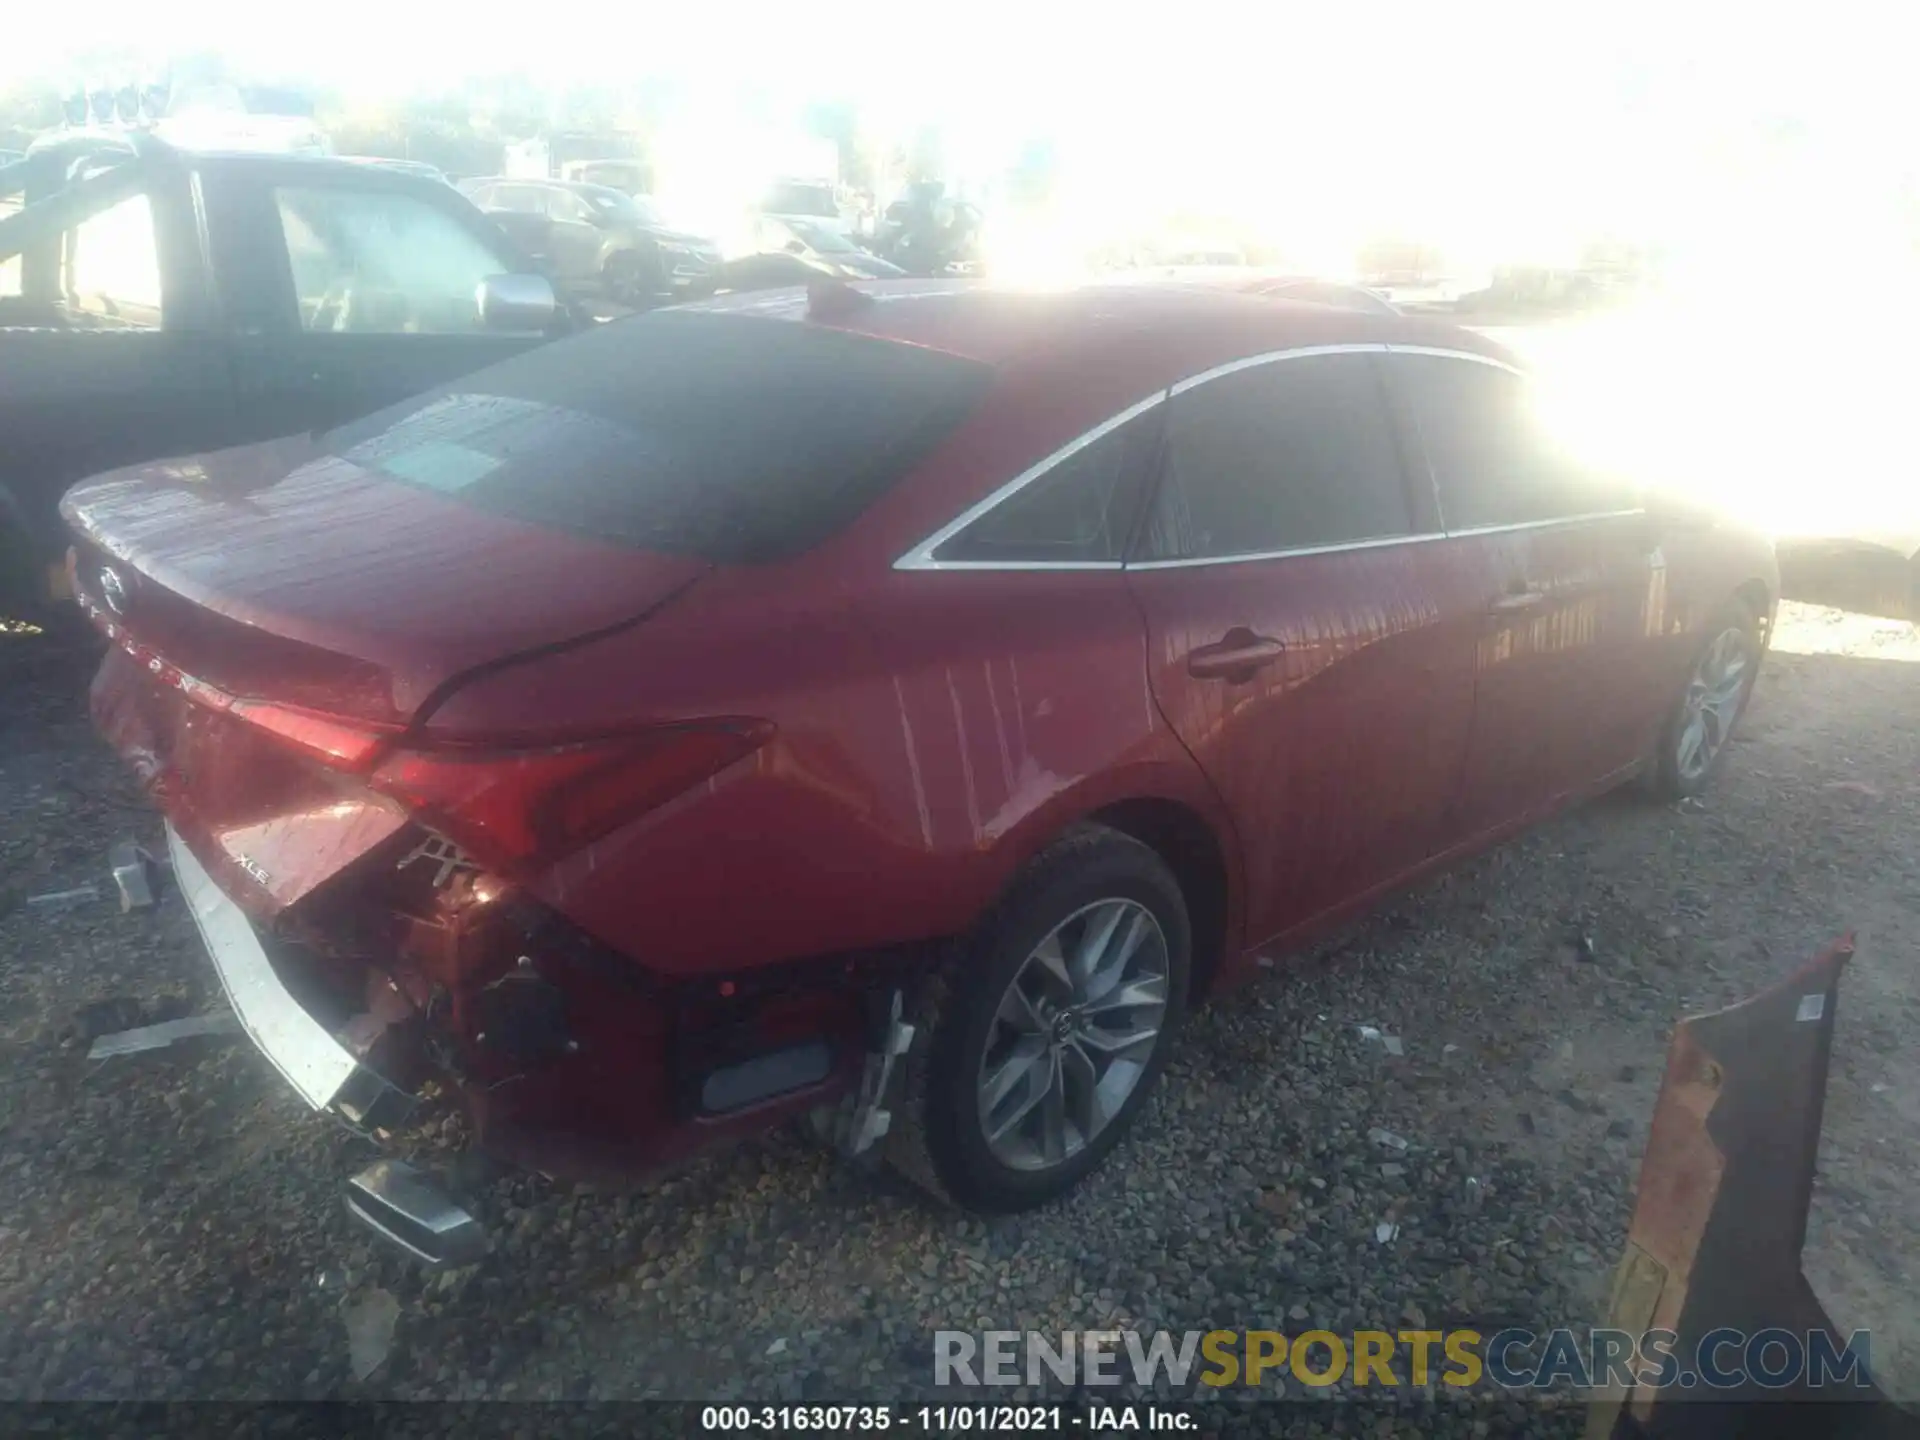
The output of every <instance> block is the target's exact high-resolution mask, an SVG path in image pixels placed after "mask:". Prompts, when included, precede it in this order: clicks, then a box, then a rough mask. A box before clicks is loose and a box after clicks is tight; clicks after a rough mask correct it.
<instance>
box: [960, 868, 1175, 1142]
mask: <svg viewBox="0 0 1920 1440" xmlns="http://www.w3.org/2000/svg"><path fill="white" fill-rule="evenodd" d="M1168 977H1169V959H1168V952H1167V940H1166V936H1165V934H1164V933H1163V932H1162V931H1161V928H1160V923H1159V921H1158V920H1156V919H1155V918H1154V916H1153V912H1152V911H1151V910H1149V909H1148V908H1147V907H1146V906H1144V905H1142V904H1140V903H1138V902H1137V901H1133V900H1120V899H1112V900H1101V901H1096V902H1095V903H1094V904H1092V905H1088V906H1086V907H1084V908H1083V909H1080V910H1077V911H1075V912H1074V913H1073V914H1072V915H1070V916H1068V917H1067V918H1066V919H1065V920H1063V921H1061V922H1060V924H1058V925H1056V926H1055V927H1054V928H1053V929H1052V930H1051V931H1049V932H1048V934H1047V936H1046V938H1045V939H1043V940H1042V941H1041V942H1040V943H1039V944H1038V945H1036V946H1035V947H1034V948H1033V950H1032V952H1031V953H1030V954H1029V955H1028V956H1027V958H1026V960H1025V961H1024V962H1023V963H1022V964H1021V966H1020V968H1019V969H1018V970H1017V971H1015V972H1014V976H1013V980H1012V982H1011V983H1009V984H1008V986H1007V989H1006V992H1005V993H1004V994H1003V995H1002V996H1001V998H1000V1004H999V1007H998V1008H997V1009H996V1011H995V1012H994V1018H993V1023H992V1025H991V1026H990V1028H989V1031H988V1035H987V1045H986V1051H985V1053H984V1054H983V1055H982V1056H981V1059H980V1071H979V1079H978V1092H977V1102H978V1107H979V1117H980V1126H981V1131H982V1134H983V1135H984V1137H985V1139H986V1142H987V1148H988V1149H989V1150H990V1151H991V1152H992V1154H993V1156H994V1158H995V1159H997V1160H999V1161H1000V1162H1001V1163H1002V1164H1004V1165H1006V1166H1007V1167H1009V1168H1010V1169H1015V1170H1030V1171H1031V1170H1048V1169H1052V1168H1054V1167H1055V1166H1058V1165H1062V1164H1065V1163H1066V1162H1067V1161H1068V1160H1070V1159H1072V1158H1073V1157H1074V1156H1075V1155H1077V1154H1079V1153H1080V1152H1081V1151H1082V1150H1084V1149H1085V1148H1086V1147H1087V1146H1088V1145H1089V1144H1091V1143H1092V1142H1093V1140H1094V1139H1095V1137H1096V1136H1098V1135H1099V1134H1100V1132H1101V1131H1103V1130H1104V1129H1106V1127H1107V1125H1108V1124H1109V1123H1110V1122H1111V1121H1112V1120H1113V1118H1114V1117H1115V1116H1116V1115H1118V1114H1119V1113H1120V1111H1121V1109H1122V1107H1124V1106H1125V1105H1126V1103H1127V1100H1128V1098H1129V1097H1130V1096H1132V1094H1133V1093H1134V1091H1135V1090H1136V1089H1137V1088H1138V1087H1139V1085H1140V1082H1141V1080H1142V1079H1143V1078H1144V1077H1145V1075H1146V1073H1147V1069H1148V1066H1149V1064H1150V1063H1151V1061H1152V1059H1153V1054H1154V1050H1155V1048H1156V1047H1157V1045H1158V1043H1159V1039H1160V1032H1161V1028H1162V1026H1163V1025H1164V1024H1165V1021H1166V1015H1167V999H1168V985H1169V978H1168Z"/></svg>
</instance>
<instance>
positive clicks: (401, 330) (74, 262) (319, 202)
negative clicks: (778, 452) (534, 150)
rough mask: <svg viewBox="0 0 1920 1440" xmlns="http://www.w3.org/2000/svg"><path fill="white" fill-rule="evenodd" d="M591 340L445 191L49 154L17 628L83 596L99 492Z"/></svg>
mask: <svg viewBox="0 0 1920 1440" xmlns="http://www.w3.org/2000/svg"><path fill="white" fill-rule="evenodd" d="M588 323H591V322H590V321H589V320H587V319H586V318H585V317H584V315H583V314H582V313H581V312H579V311H577V310H575V309H573V308H571V307H569V306H568V305H566V304H564V303H563V302H561V301H559V300H557V299H556V297H555V294H554V291H553V288H552V285H551V284H550V282H549V281H548V280H547V279H546V278H545V277H543V276H541V275H539V274H538V273H536V267H535V265H534V263H533V262H532V261H530V260H529V259H528V258H527V257H526V256H525V255H524V254H523V253H522V252H520V251H519V250H518V249H517V248H516V247H515V246H514V244H513V243H512V241H511V240H509V239H508V237H507V236H506V235H505V234H503V233H502V232H501V231H500V229H499V228H498V227H497V226H496V225H494V224H493V223H492V222H491V221H489V220H488V219H487V218H486V217H485V216H484V215H482V214H481V213H480V212H479V211H478V210H476V209H475V208H474V207H473V206H472V205H471V204H470V203H469V202H468V201H467V200H466V199H464V198H463V197H462V196H460V195H459V194H457V193H456V192H455V191H454V190H453V189H451V188H450V187H448V186H446V185H442V184H438V183H436V182H434V181H431V180H426V179H421V178H419V177H416V176H412V175H408V174H403V173H399V172H396V171H391V170H386V169H381V168H378V167H375V166H370V165H356V164H352V163H350V162H347V161H342V160H332V159H323V158H315V157H308V156H295V155H277V154H258V153H211V152H199V151H188V150H183V149H180V148H177V147H175V146H171V145H168V144H166V143H164V142H162V141H160V140H158V139H156V138H155V137H153V136H151V135H149V134H143V133H138V132H132V133H103V134H84V135H65V136H61V137H59V138H58V139H56V140H53V141H51V142H42V143H41V144H39V145H36V146H35V147H34V148H33V149H32V150H30V151H29V152H28V154H27V156H26V157H25V158H24V159H22V160H18V161H15V162H13V163H11V164H8V165H4V166H0V614H5V613H9V612H11V613H14V614H19V613H20V607H21V606H22V605H25V606H27V607H33V606H36V605H38V604H41V603H44V602H46V601H48V600H53V599H58V598H61V597H62V595H63V593H64V590H65V576H64V571H63V560H64V556H65V553H66V540H65V538H64V532H63V530H62V529H61V526H60V523H59V516H58V505H59V501H60V497H61V495H62V494H64V493H65V491H66V490H67V488H68V487H69V486H71V485H72V484H73V483H74V482H75V481H77V480H80V479H82V478H84V477H85V476H88V475H92V474H97V473H99V472H100V471H103V470H110V469H113V468H116V467H118V466H122V465H130V464H134V463H137V462H141V461H148V460H159V459H165V458H167V457H169V456H173V455H187V454H192V453H195V452H198V451H206V450H215V449H219V448H222V447H224V446H229V445H241V444H247V443H250V442H253V441H257V440H264V439H270V438H273V437H275V436H281V435H291V434H296V433H299V432H301V431H310V430H318V429H324V428H328V427H331V426H333V425H336V424H339V423H341V422H342V421H345V420H349V419H352V418H355V417H357V416H360V415H363V414H367V413H369V412H371V411H374V410H377V409H380V408H381V407H383V406H385V405H388V404H391V403H394V402H396V401H399V400H402V399H404V398H406V397H407V396H409V395H412V394H415V393H418V392H420V391H423V390H427V389H430V388H431V387H433V386H435V385H437V384H441V383H443V382H446V381H449V380H452V379H455V378H457V377H459V376H460V375H463V374H465V373H467V372H469V371H472V370H477V369H479V368H480V367H482V366H484V365H489V364H492V363H493V362H495V361H497V360H502V359H505V358H506V357H507V356H509V355H511V354H513V353H514V352H516V351H519V350H521V349H524V348H525V347H527V346H530V345H535V344H539V343H541V342H543V341H545V340H547V339H549V338H552V337H554V336H557V335H560V334H564V333H566V332H568V331H570V330H572V329H575V328H577V327H578V326H580V325H583V324H588Z"/></svg>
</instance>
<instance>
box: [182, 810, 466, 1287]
mask: <svg viewBox="0 0 1920 1440" xmlns="http://www.w3.org/2000/svg"><path fill="white" fill-rule="evenodd" d="M167 851H168V854H169V856H170V857H171V859H172V861H173V872H174V874H175V876H176V877H178V880H179V885H180V893H181V895H182V897H183V898H184V899H185V900H186V903H187V909H188V911H189V913H191V914H192V916H193V923H194V925H195V927H196V928H198V930H199V931H200V938H201V940H202V942H203V943H204V944H205V945H206V947H207V954H208V956H209V957H210V958H211V959H212V960H213V967H214V970H215V971H216V972H217V973H218V975H219V976H220V985H221V988H222V989H224V990H225V991H226V994H227V1001H228V1003H229V1004H231V1005H232V1006H233V1013H234V1014H235V1015H236V1016H237V1017H238V1018H239V1020H240V1026H241V1028H242V1029H243V1030H245V1031H246V1034H247V1038H249V1039H250V1040H252V1041H253V1043H254V1046H255V1048H256V1049H258V1050H259V1051H260V1053H261V1054H262V1055H264V1056H266V1057H267V1059H268V1061H270V1062H271V1063H272V1065H273V1067H274V1069H276V1070H278V1071H279V1072H280V1074H281V1076H282V1077H283V1078H284V1079H285V1080H286V1082H287V1083H288V1084H289V1085H291V1086H292V1087H293V1088H294V1091H295V1092H296V1093H297V1094H298V1095H299V1096H300V1098H301V1099H303V1100H305V1101H306V1102H307V1104H309V1105H311V1106H312V1107H313V1108H314V1109H315V1110H322V1111H327V1112H329V1113H331V1114H333V1115H335V1116H337V1117H338V1118H339V1119H341V1120H344V1121H345V1122H346V1123H347V1124H349V1125H350V1126H352V1127H353V1128H355V1129H356V1130H360V1131H362V1132H372V1131H377V1130H381V1129H385V1128H387V1127H389V1126H394V1125H398V1124H400V1123H402V1122H403V1121H404V1120H405V1119H406V1117H407V1115H408V1114H409V1113H411V1111H412V1109H413V1106H414V1097H413V1096H412V1095H409V1094H408V1093H407V1092H405V1091H403V1090H401V1089H400V1088H399V1087H398V1086H395V1085H393V1084H391V1083H390V1082H389V1081H388V1080H387V1079H386V1078H385V1077H384V1076H382V1075H380V1074H379V1073H378V1072H377V1071H375V1070H373V1069H371V1068H370V1067H368V1066H367V1065H364V1064H362V1063H361V1061H360V1060H359V1059H358V1058H357V1057H356V1056H355V1055H354V1054H353V1053H352V1052H351V1051H350V1050H348V1049H347V1047H346V1046H344V1045H342V1044H341V1043H340V1042H339V1041H338V1040H336V1039H335V1038H334V1037H333V1035H331V1034H330V1033H329V1032H328V1031H327V1029H326V1027H325V1026H323V1025H322V1024H321V1023H320V1022H319V1021H318V1020H316V1019H314V1018H313V1016H312V1015H310V1014H308V1013H307V1010H306V1008H305V1007H304V1006H302V1005H301V1004H300V1002H299V1000H297V999H296V998H295V997H294V995H293V992H292V991H290V990H289V989H287V986H286V983H285V982H284V981H283V980H281V978H280V976H279V974H278V973H277V972H276V971H275V970H274V968H273V962H272V960H271V959H269V958H268V955H267V951H266V947H265V946H264V945H263V944H262V943H261V941H260V937H259V935H258V934H257V933H256V932H255V930H254V928H253V924H252V922H251V921H249V920H248V919H247V917H246V915H245V914H244V913H243V912H242V911H241V909H240V907H239V906H238V905H236V904H234V903H233V901H231V900H229V899H228V898H227V896H226V895H225V893H224V892H222V891H221V889H220V887H219V886H217V885H215V884H214V883H213V880H212V879H211V877H209V876H208V874H207V872H206V870H205V868H204V867H202V865H201V864H200V862H199V861H198V860H197V859H196V858H194V854H193V851H192V850H190V849H188V848H187V846H186V844H185V843H184V842H183V841H182V840H181V839H180V836H179V834H178V833H177V832H176V831H175V830H174V828H173V827H172V826H171V825H169V826H168V827H167ZM346 1202H347V1211H348V1213H349V1214H351V1215H352V1216H353V1217H354V1218H355V1219H356V1220H359V1221H360V1222H361V1223H362V1224H363V1225H366V1226H367V1227H368V1228H370V1229H372V1230H373V1231H374V1232H375V1233H376V1234H378V1235H379V1236H381V1237H382V1238H383V1239H385V1240H387V1241H389V1242H391V1243H392V1244H394V1245H397V1246H399V1247H400V1248H401V1249H402V1250H404V1251H406V1252H407V1253H408V1254H409V1255H411V1256H413V1257H414V1258H415V1259H416V1260H419V1261H421V1262H423V1263H425V1264H427V1265H433V1266H439V1265H461V1264H466V1263H468V1262H470V1261H472V1260H475V1259H478V1258H479V1256H480V1254H481V1253H482V1252H483V1251H484V1250H485V1248H486V1240H485V1236H484V1235H483V1234H482V1232H481V1228H480V1224H479V1222H478V1221H477V1220H475V1219H474V1217H473V1216H472V1215H470V1214H468V1213H467V1212H466V1211H465V1210H464V1209H462V1208H461V1207H460V1206H459V1205H457V1204H456V1203H455V1202H454V1201H453V1199H452V1198H451V1197H450V1196H448V1195H446V1194H445V1193H444V1192H443V1191H441V1189H440V1188H439V1186H438V1185H436V1184H435V1183H434V1182H433V1180H432V1179H431V1178H430V1177H428V1176H427V1175H426V1174H424V1173H423V1172H421V1171H419V1170H417V1169H415V1168H414V1167H412V1166H410V1165H407V1164H404V1163H402V1162H400V1161H396V1160H380V1161H377V1162H375V1163H374V1164H373V1165H370V1166H368V1167H367V1168H366V1169H365V1170H363V1171H362V1172H360V1173H359V1174H358V1175H355V1176H354V1177H353V1178H352V1179H350V1180H349V1181H348V1182H347V1194H346Z"/></svg>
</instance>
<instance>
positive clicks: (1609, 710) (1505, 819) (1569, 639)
mask: <svg viewBox="0 0 1920 1440" xmlns="http://www.w3.org/2000/svg"><path fill="white" fill-rule="evenodd" d="M1386 364H1387V374H1388V378H1389V387H1390V390H1391V393H1392V394H1393V396H1394V399H1395V402H1396V405H1397V406H1398V408H1399V409H1400V411H1401V413H1402V415H1403V416H1404V417H1405V419H1406V421H1407V429H1408V434H1409V444H1410V446H1411V447H1412V448H1413V449H1414V450H1416V451H1417V452H1420V453H1421V454H1422V456H1423V459H1424V463H1425V464H1426V465H1427V466H1428V467H1429V468H1430V473H1431V478H1432V483H1433V485H1434V486H1435V488H1436V490H1437V493H1438V497H1439V503H1440V508H1441V514H1442V518H1443V520H1444V522H1445V524H1446V527H1447V529H1448V532H1449V534H1450V537H1451V538H1450V539H1449V540H1448V541H1447V542H1446V545H1447V547H1448V548H1449V549H1450V550H1454V551H1456V552H1458V555H1457V558H1458V560H1459V561H1460V563H1462V564H1464V565H1467V566H1470V567H1472V568H1473V569H1474V570H1475V571H1476V572H1477V575H1478V585H1479V594H1478V597H1477V598H1478V603H1479V607H1480V611H1481V618H1480V626H1479V637H1478V641H1477V644H1476V647H1475V672H1476V681H1475V700H1474V721H1473V740H1472V743H1471V746H1470V748H1469V752H1468V758H1467V767H1466V775H1465V779H1464V782H1463V784H1462V787H1461V807H1462V810H1461V816H1462V821H1463V823H1464V824H1465V826H1466V827H1467V829H1468V830H1469V831H1470V832H1472V833H1474V834H1478V833H1482V832H1484V831H1487V830H1491V829H1496V828H1499V827H1501V826H1503V825H1508V824H1512V823H1516V822H1518V821H1521V820H1524V819H1526V818H1528V817H1530V816H1533V815H1537V814H1539V813H1540V812H1542V811H1543V810H1545V809H1548V808H1550V807H1551V806H1553V805H1554V804H1555V803H1556V802H1557V801H1559V800H1560V799H1562V798H1563V797H1565V796H1567V795H1570V794H1573V793H1576V792H1578V791H1581V790H1583V789H1586V788H1588V787H1591V786H1592V785H1594V784H1595V783H1596V782H1598V781H1600V780H1603V779H1605V778H1606V777H1608V776H1610V775H1613V774H1615V773H1617V772H1619V771H1621V770H1622V769H1624V768H1625V767H1627V766H1630V765H1632V764H1633V763H1634V762H1635V761H1636V760H1637V759H1639V758H1640V751H1641V749H1642V748H1643V747H1644V745H1645V743H1646V740H1647V724H1646V721H1647V717H1648V716H1649V715H1650V714H1652V713H1653V711H1654V710H1655V709H1657V708H1658V706H1659V704H1660V703H1661V702H1660V697H1659V696H1658V695H1657V694H1656V693H1655V690H1656V689H1657V687H1658V686H1659V685H1660V684H1661V683H1663V682H1662V681H1661V679H1660V677H1659V675H1658V669H1659V666H1658V659H1659V636H1660V634H1661V631H1662V625H1663V623H1664V622H1663V611H1664V603H1663V593H1662V587H1663V585H1664V581H1665V570H1664V564H1663V562H1662V560H1661V558H1660V554H1659V547H1658V544H1657V536H1656V534H1655V531H1654V528H1653V527H1652V525H1651V524H1650V523H1649V521H1648V520H1647V518H1646V516H1645V515H1643V514H1641V513H1640V511H1639V510H1638V508H1637V506H1636V503H1635V500H1634V497H1633V496H1632V494H1631V492H1630V490H1629V489H1628V488H1627V487H1626V486H1625V485H1624V484H1623V483H1621V482H1619V481H1617V480H1615V479H1612V478H1610V477H1608V476H1606V475H1605V474H1603V473H1600V472H1597V471H1595V470H1592V469H1590V468H1588V467H1586V466H1583V465H1581V464H1580V463H1579V462H1578V461H1577V459H1576V458H1575V457H1574V456H1572V455H1571V454H1569V453H1568V452H1567V451H1566V449H1565V448H1564V447H1563V446H1561V445H1559V444H1557V443H1556V441H1555V439H1554V437H1553V436H1552V434H1551V433H1550V431H1549V429H1548V428H1547V426H1546V425H1545V424H1544V422H1543V420H1542V418H1541V416H1540V414H1539V413H1538V411H1537V409H1536V406H1535V401H1534V397H1533V396H1532V394H1531V386H1530V383H1529V382H1528V381H1527V380H1526V379H1525V378H1524V377H1523V376H1521V375H1520V374H1518V373H1516V372H1514V371H1512V370H1510V369H1508V368H1506V367H1505V366H1503V365H1500V364H1497V363H1492V362H1489V361H1487V360H1485V359H1475V358H1469V357H1466V356H1460V355H1444V354H1424V353H1410V352H1395V353H1394V354H1392V355H1390V356H1389V357H1388V359H1387V362H1386Z"/></svg>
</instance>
